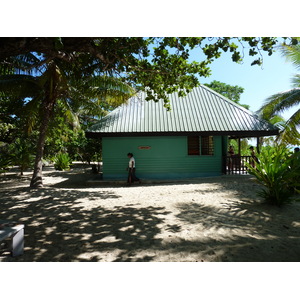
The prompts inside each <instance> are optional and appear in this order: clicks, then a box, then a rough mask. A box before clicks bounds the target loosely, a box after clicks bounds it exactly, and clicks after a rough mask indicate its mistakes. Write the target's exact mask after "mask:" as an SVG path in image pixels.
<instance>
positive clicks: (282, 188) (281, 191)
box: [247, 146, 300, 205]
mask: <svg viewBox="0 0 300 300" xmlns="http://www.w3.org/2000/svg"><path fill="white" fill-rule="evenodd" d="M257 156H258V160H259V163H257V164H256V167H255V168H254V167H252V166H251V165H250V164H247V166H248V168H249V173H250V174H252V175H254V176H255V177H256V179H257V181H258V183H260V184H262V185H263V189H262V190H261V191H260V192H259V195H260V196H262V197H263V198H264V199H265V200H266V201H267V202H268V203H270V204H275V205H282V204H284V203H286V202H290V201H291V200H292V196H293V195H294V194H295V192H299V190H298V186H299V182H298V180H297V177H298V178H299V172H300V166H299V164H296V163H295V162H297V161H296V157H295V156H294V155H292V156H291V155H290V153H289V152H288V150H287V149H286V148H284V147H281V146H280V147H279V146H278V147H267V148H264V149H263V150H262V152H261V153H260V154H259V155H257Z"/></svg>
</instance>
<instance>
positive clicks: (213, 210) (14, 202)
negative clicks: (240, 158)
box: [0, 167, 300, 262]
mask: <svg viewBox="0 0 300 300" xmlns="http://www.w3.org/2000/svg"><path fill="white" fill-rule="evenodd" d="M97 176H98V175H93V174H92V173H91V171H90V168H83V167H80V168H79V167H76V168H74V169H72V170H71V171H68V172H59V171H55V170H54V169H53V168H52V167H47V168H45V170H44V185H45V186H44V188H43V189H30V188H29V182H30V178H31V173H25V175H24V176H22V177H21V176H20V175H17V174H16V173H7V174H6V175H4V174H2V175H0V205H1V208H0V209H1V210H0V219H6V220H14V221H19V222H22V223H24V224H25V248H24V250H25V251H24V255H22V256H19V257H15V258H13V257H11V256H10V255H9V252H7V251H5V250H3V251H2V252H0V261H16V262H21V261H27V262H32V261H44V262H48V261H49V262H57V261H73V262H76V261H99V262H112V261H127V262H134V261H151V262H221V261H223V262H226V261H232V262H241V261H245V262H261V261H273V262H277V261H300V202H293V203H291V204H288V205H285V206H284V207H281V208H279V207H274V206H270V205H267V204H265V203H264V202H263V200H262V199H260V198H258V197H257V195H256V191H257V190H258V189H259V188H260V186H259V185H258V184H257V183H255V181H254V179H253V178H252V177H251V176H249V175H240V176H238V175H234V176H220V177H211V178H201V179H191V180H186V181H181V182H169V183H168V182H160V183H158V182H156V183H149V182H148V183H147V182H144V183H142V184H141V185H134V186H131V187H127V186H126V185H125V181H124V183H115V184H111V183H100V182H99V181H98V182H97V181H95V180H96V179H97ZM2 246H3V244H2Z"/></svg>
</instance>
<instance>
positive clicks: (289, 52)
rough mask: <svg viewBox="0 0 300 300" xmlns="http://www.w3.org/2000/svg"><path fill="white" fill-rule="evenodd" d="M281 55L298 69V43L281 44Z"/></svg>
mask: <svg viewBox="0 0 300 300" xmlns="http://www.w3.org/2000/svg"><path fill="white" fill-rule="evenodd" d="M281 52H282V55H283V56H285V57H286V59H287V61H290V62H292V64H293V65H294V66H295V67H296V68H297V69H298V70H300V45H299V44H297V45H282V46H281Z"/></svg>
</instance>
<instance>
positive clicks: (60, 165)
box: [54, 153, 72, 171]
mask: <svg viewBox="0 0 300 300" xmlns="http://www.w3.org/2000/svg"><path fill="white" fill-rule="evenodd" d="M71 163H72V161H71V158H70V156H69V154H68V153H59V154H57V155H56V157H55V160H54V168H55V169H56V170H60V171H64V170H70V165H71Z"/></svg>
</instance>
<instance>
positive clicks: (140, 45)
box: [0, 37, 298, 105]
mask: <svg viewBox="0 0 300 300" xmlns="http://www.w3.org/2000/svg"><path fill="white" fill-rule="evenodd" d="M284 40H285V41H286V43H288V44H296V43H298V41H297V39H293V38H285V39H284ZM277 43H278V38H275V37H262V38H259V37H242V38H231V37H222V38H202V37H164V38H154V37H150V38H142V37H119V38H118V37H111V38H110V37H105V38H92V37H91V38H89V37H85V38H74V37H70V38H53V37H50V38H46V37H44V38H33V37H31V38H26V37H22V38H1V39H0V62H1V63H2V64H4V65H5V64H6V65H9V64H10V62H9V57H11V56H18V55H20V54H25V53H29V52H37V53H40V54H41V55H43V57H44V59H45V60H52V59H59V60H62V61H65V62H68V63H69V64H70V65H71V64H74V62H76V64H79V65H80V66H83V65H84V64H86V68H85V72H87V73H88V72H90V68H92V70H93V72H98V73H99V72H100V73H109V74H110V75H112V76H116V77H120V78H122V79H123V80H124V81H127V82H128V83H129V84H131V85H133V86H135V87H137V88H143V89H146V91H147V100H150V99H153V100H158V99H164V100H165V102H166V105H168V103H167V102H168V100H167V96H166V93H172V92H175V91H179V93H181V94H182V95H184V94H185V92H188V91H189V90H191V89H192V88H193V87H195V86H197V85H198V84H199V77H207V76H209V75H210V73H211V70H210V67H209V65H210V64H211V63H212V62H213V61H214V60H215V59H217V58H219V57H220V56H221V54H222V52H227V51H229V52H231V53H232V56H231V58H232V61H234V62H240V61H241V60H242V59H243V57H244V56H245V55H250V56H252V57H253V62H252V64H253V65H255V64H258V65H259V64H262V62H263V56H262V53H264V52H265V53H267V54H268V55H272V53H273V51H274V50H275V47H276V45H277ZM192 50H193V51H196V53H197V55H198V57H199V60H197V61H190V60H189V58H190V53H191V51H192ZM91 58H92V60H91ZM73 67H74V66H73Z"/></svg>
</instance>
